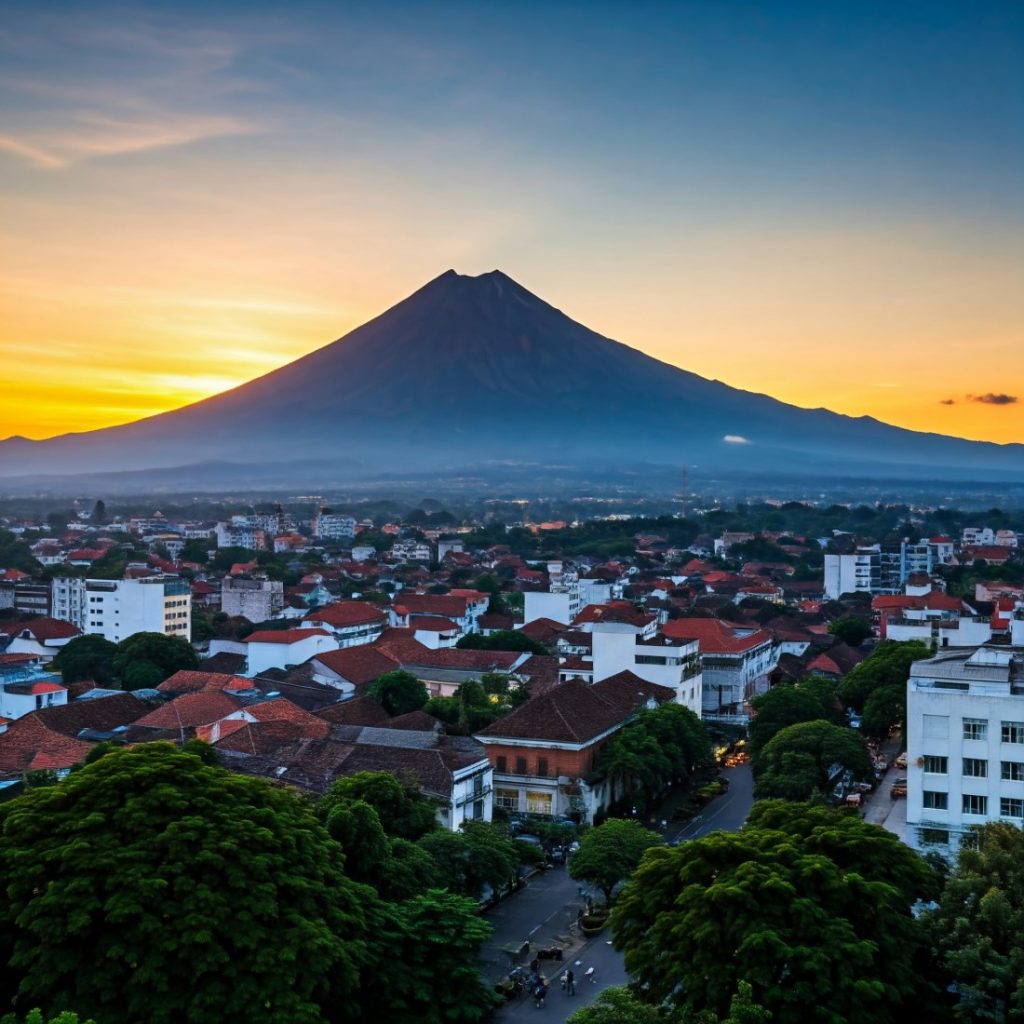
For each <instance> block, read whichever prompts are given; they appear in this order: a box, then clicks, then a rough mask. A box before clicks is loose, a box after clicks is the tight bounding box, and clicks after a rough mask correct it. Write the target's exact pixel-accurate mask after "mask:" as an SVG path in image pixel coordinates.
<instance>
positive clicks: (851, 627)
mask: <svg viewBox="0 0 1024 1024" xmlns="http://www.w3.org/2000/svg"><path fill="white" fill-rule="evenodd" d="M828 631H829V632H830V633H831V634H832V635H833V636H834V637H837V638H838V639H839V640H840V641H842V643H844V644H849V645H850V647H859V646H860V645H861V644H862V643H864V641H865V640H867V638H868V637H869V636H871V634H872V632H873V630H872V629H871V623H870V622H868V620H867V619H864V618H861V616H859V615H843V616H842V617H841V618H838V619H836V620H835V622H833V623H832V624H831V625H830V626H829V627H828Z"/></svg>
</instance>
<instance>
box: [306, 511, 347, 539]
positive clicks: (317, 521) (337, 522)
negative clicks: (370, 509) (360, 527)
mask: <svg viewBox="0 0 1024 1024" xmlns="http://www.w3.org/2000/svg"><path fill="white" fill-rule="evenodd" d="M355 535H356V521H355V519H353V518H352V516H343V515H337V514H335V513H333V512H324V511H321V512H319V513H317V515H315V516H314V517H313V536H314V537H316V538H317V539H318V540H351V539H352V538H353V537H354V536H355Z"/></svg>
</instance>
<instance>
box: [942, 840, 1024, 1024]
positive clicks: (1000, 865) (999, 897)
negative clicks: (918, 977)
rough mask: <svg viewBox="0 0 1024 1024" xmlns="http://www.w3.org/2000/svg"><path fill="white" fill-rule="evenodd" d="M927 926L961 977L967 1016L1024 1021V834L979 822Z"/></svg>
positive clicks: (960, 1009)
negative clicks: (980, 824)
mask: <svg viewBox="0 0 1024 1024" xmlns="http://www.w3.org/2000/svg"><path fill="white" fill-rule="evenodd" d="M927 924H928V927H929V928H930V931H931V934H932V935H933V936H934V939H935V950H936V955H937V956H939V957H940V958H941V959H942V961H943V963H944V964H945V966H946V967H947V968H948V969H949V971H950V973H951V974H952V975H953V977H954V979H955V980H956V985H957V991H958V992H959V996H960V1000H959V1003H958V1004H957V1006H956V1008H955V1012H956V1015H957V1018H958V1019H959V1020H962V1021H995V1022H998V1024H1004V1022H1008V1021H1024V831H1021V829H1020V828H1018V827H1017V826H1016V825H1012V824H1010V823H1009V822H1005V821H1000V822H992V823H990V824H987V825H982V826H979V827H978V828H977V829H975V831H974V834H973V835H972V836H970V837H968V839H967V840H966V842H965V844H964V845H963V846H962V847H961V848H960V851H959V853H958V854H957V860H956V865H955V867H954V868H953V871H952V872H951V874H950V876H949V878H948V879H947V880H946V885H945V888H944V889H943V892H942V896H941V897H940V899H939V906H938V909H937V910H936V911H934V912H933V913H932V914H930V915H928V918H927Z"/></svg>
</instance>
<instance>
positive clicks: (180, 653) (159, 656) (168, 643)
mask: <svg viewBox="0 0 1024 1024" xmlns="http://www.w3.org/2000/svg"><path fill="white" fill-rule="evenodd" d="M113 668H114V672H115V673H116V674H117V675H118V676H119V677H120V679H121V683H122V685H123V686H124V688H125V689H126V690H139V689H142V688H144V687H150V686H158V685H159V684H160V683H162V682H163V681H164V680H165V679H167V678H168V677H169V676H172V675H174V673H175V672H179V671H181V670H186V669H197V668H199V658H198V657H197V656H196V652H195V651H194V650H192V646H191V644H189V642H188V641H187V640H183V639H182V638H181V637H180V636H168V635H167V634H165V633H135V634H134V635H132V636H130V637H128V638H127V639H126V640H122V641H121V642H120V643H119V644H118V645H117V653H116V654H115V655H114V659H113Z"/></svg>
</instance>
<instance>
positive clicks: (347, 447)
mask: <svg viewBox="0 0 1024 1024" xmlns="http://www.w3.org/2000/svg"><path fill="white" fill-rule="evenodd" d="M684 462H685V463H688V464H690V465H694V464H696V465H699V466H704V467H708V468H711V467H713V468H714V470H715V471H716V472H720V473H744V472H754V471H756V472H758V473H761V474H763V473H779V474H787V475H788V474H801V475H804V474H815V475H819V474H820V475H821V476H822V477H829V478H834V477H846V476H872V477H882V478H906V479H921V478H925V477H927V478H930V479H949V480H958V479H973V480H985V479H992V480H993V481H1009V482H1020V481H1022V480H1024V445H1021V444H1013V445H996V444H988V443H982V442H976V441H965V440H962V439H959V438H952V437H945V436H942V435H939V434H925V433H917V432H914V431H909V430H902V429H900V428H897V427H893V426H889V425H887V424H884V423H881V422H879V421H878V420H875V419H872V418H870V417H859V418H852V417H848V416H841V415H837V414H836V413H832V412H828V411H827V410H825V409H813V410H809V409H799V408H796V407H795V406H791V405H787V404H785V403H784V402H780V401H777V400H776V399H773V398H769V397H768V396H766V395H760V394H755V393H753V392H748V391H741V390H738V389H736V388H731V387H729V386H727V385H725V384H722V383H720V382H718V381H712V380H707V379H706V378H704V377H700V376H697V375H696V374H693V373H689V372H687V371H685V370H681V369H679V368H677V367H674V366H670V365H668V364H667V363H662V362H659V361H658V360H656V359H652V358H651V357H649V356H646V355H644V354H643V353H642V352H638V351H637V350H636V349H632V348H629V347H628V346H626V345H623V344H620V343H619V342H616V341H611V340H610V339H608V338H604V337H602V336H601V335H599V334H596V333H595V332H593V331H591V330H589V329H588V328H586V327H584V326H583V325H582V324H579V323H577V322H576V321H574V320H571V319H570V318H569V317H567V316H566V315H565V314H564V313H562V312H560V311H559V310H557V309H555V308H554V307H553V306H550V305H548V304H547V303H546V302H544V301H543V300H542V299H539V298H538V297H537V296H536V295H533V294H532V293H531V292H529V291H527V290H526V289H525V288H523V287H522V286H521V285H519V284H517V283H516V282H515V281H513V280H512V279H511V278H509V277H507V276H506V275H505V274H503V273H501V272H500V271H497V270H495V271H492V272H491V273H489V274H481V275H480V276H478V277H469V276H465V275H460V274H457V273H455V271H453V270H449V271H447V272H446V273H444V274H442V275H441V276H440V277H438V278H436V279H434V280H433V281H431V282H430V283H429V284H427V285H425V286H424V287H422V288H421V289H419V291H417V292H415V293H414V294H412V295H410V296H409V297H408V298H407V299H405V300H404V301H403V302H400V303H398V305H396V306H393V307H392V308H391V309H389V310H388V311H387V312H385V313H383V314H381V315H380V316H378V317H376V318H375V319H373V320H371V321H370V322H369V323H366V324H364V325H363V326H362V327H358V328H356V329H355V330H354V331H352V332H350V333H349V334H347V335H346V336H345V337H343V338H341V339H339V340H338V341H335V342H333V343H332V344H330V345H327V346H326V347H324V348H322V349H319V350H318V351H316V352H313V353H311V354H310V355H308V356H304V357H303V358H301V359H298V360H296V361H295V362H293V363H290V364H289V365H287V366H285V367H282V368H281V369H279V370H275V371H274V372H273V373H269V374H267V375H266V376H263V377H260V378H258V379H256V380H253V381H250V382H249V383H248V384H244V385H242V386H241V387H238V388H234V389H233V390H231V391H226V392H224V393H223V394H219V395H215V396H214V397H212V398H208V399H206V400H204V401H202V402H197V403H195V404H193V405H189V406H185V407H184V408H181V409H177V410H174V411H172V412H167V413H163V414H161V415H158V416H152V417H149V418H147V419H144V420H139V421H137V422H135V423H130V424H126V425H124V426H120V427H110V428H107V429H105V430H95V431H90V432H88V433H82V434H66V435H62V436H61V437H56V438H51V439H49V440H46V441H29V440H26V439H24V438H10V439H8V440H6V441H3V442H0V482H9V481H11V480H12V479H13V478H23V479H24V478H32V479H34V480H48V481H51V482H52V481H53V480H54V479H55V478H63V477H68V476H79V475H81V478H82V479H83V480H84V479H86V478H88V479H89V480H90V481H91V482H94V481H95V480H96V479H97V478H99V479H103V478H105V477H106V476H107V475H110V474H119V475H127V476H130V477H131V478H133V479H136V480H138V481H139V482H142V480H143V479H144V477H145V476H146V474H147V473H149V472H150V471H154V470H156V471H160V472H159V473H158V474H156V475H157V476H163V477H173V478H174V480H175V481H176V482H177V483H178V484H180V485H181V486H182V487H185V486H188V485H190V484H192V483H194V484H195V485H197V486H200V485H201V486H206V485H210V484H212V483H213V482H214V481H215V480H216V479H218V478H220V479H224V480H226V479H231V480H232V481H236V480H247V481H251V482H252V483H253V484H254V485H271V484H274V483H282V484H289V485H292V484H299V483H309V484H316V483H318V482H324V481H325V480H326V478H328V477H329V478H330V479H331V482H340V481H342V480H346V479H351V480H357V479H366V478H369V477H377V476H381V475H393V474H414V475H418V474H422V473H439V474H441V473H449V474H452V473H458V472H462V471H464V470H467V469H469V468H471V467H478V468H479V467H481V466H485V467H486V466H488V465H489V466H491V467H492V469H497V468H498V467H499V466H500V465H501V464H509V463H515V464H520V465H521V464H532V465H536V466H537V467H538V472H545V471H551V472H557V471H559V467H562V468H563V469H565V470H567V471H568V470H571V471H578V470H581V469H593V470H595V471H599V472H600V473H601V474H602V475H603V476H605V477H614V476H615V475H616V474H617V473H620V472H626V471H627V470H629V468H630V467H635V466H636V465H638V464H653V465H665V466H669V465H674V466H678V465H681V464H683V463H684ZM544 467H548V468H547V469H546V470H545V468H544Z"/></svg>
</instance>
